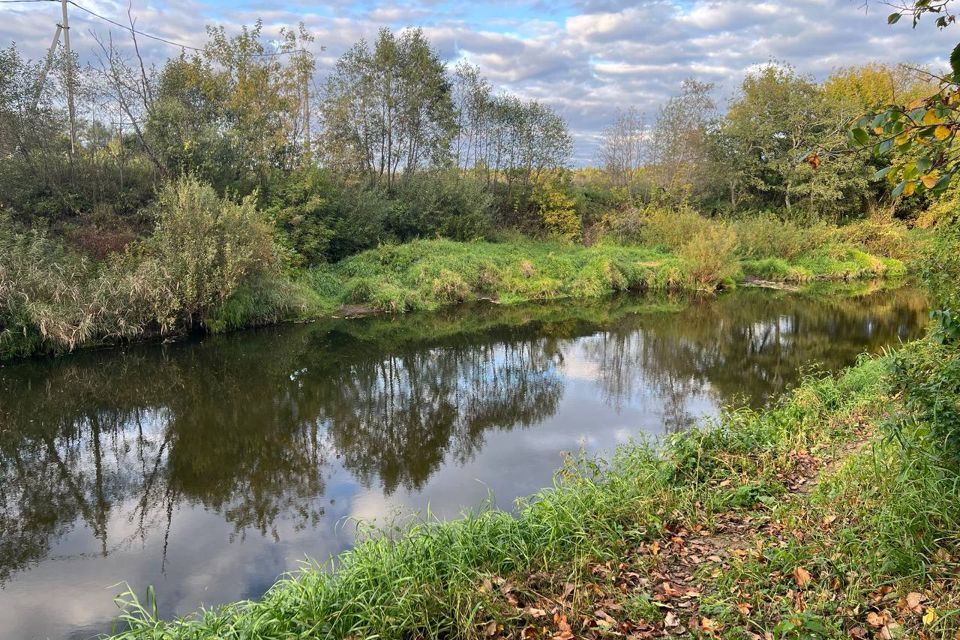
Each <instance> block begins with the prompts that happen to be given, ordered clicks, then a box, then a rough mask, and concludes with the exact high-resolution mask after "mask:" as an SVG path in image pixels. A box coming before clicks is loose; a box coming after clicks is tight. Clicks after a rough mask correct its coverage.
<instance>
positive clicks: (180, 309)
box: [129, 177, 275, 333]
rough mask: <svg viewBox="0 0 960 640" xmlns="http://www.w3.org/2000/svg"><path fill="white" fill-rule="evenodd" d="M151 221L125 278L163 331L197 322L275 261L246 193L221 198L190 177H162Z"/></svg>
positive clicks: (265, 229)
mask: <svg viewBox="0 0 960 640" xmlns="http://www.w3.org/2000/svg"><path fill="white" fill-rule="evenodd" d="M153 212H154V215H155V216H156V228H155V230H154V233H153V236H151V237H150V238H149V239H147V240H146V241H144V242H143V243H141V245H139V246H138V247H137V248H136V249H135V250H134V251H133V252H131V254H130V256H129V258H130V259H131V261H132V262H133V265H134V266H133V271H134V274H135V275H134V276H133V279H132V280H131V281H130V282H131V283H132V284H134V285H135V286H136V287H137V288H139V289H141V290H140V291H139V293H141V294H142V295H143V297H144V298H145V299H146V302H147V304H149V305H150V307H151V309H150V310H151V313H152V314H153V316H154V319H155V320H156V322H157V323H158V324H159V326H160V331H161V333H168V332H170V331H171V330H174V329H176V328H178V327H190V326H192V325H193V324H194V323H196V322H198V321H199V322H202V321H203V319H204V317H205V316H206V315H208V314H209V313H211V312H212V311H213V310H214V309H215V308H216V307H217V306H218V305H220V304H222V303H223V302H225V301H226V300H227V299H228V298H229V297H230V296H231V295H232V294H233V293H234V292H235V291H236V290H237V289H238V287H240V285H241V284H242V283H243V282H244V281H245V280H247V279H248V278H250V277H251V276H253V275H256V274H260V273H264V272H267V271H269V270H270V269H271V268H272V266H273V264H274V256H275V253H274V246H273V238H272V235H271V230H270V228H269V227H268V226H267V224H266V223H265V222H264V220H263V217H262V214H260V213H259V212H258V211H257V209H256V207H255V206H254V202H253V199H252V198H251V197H247V198H244V199H243V201H242V202H240V203H239V204H237V203H235V202H231V201H230V200H226V199H221V198H220V197H219V196H217V193H216V192H215V191H214V190H213V187H211V186H210V185H207V184H203V183H201V182H200V181H198V180H197V179H196V178H193V177H185V178H180V179H178V180H176V181H174V182H170V183H168V184H166V185H165V186H164V187H163V188H162V189H161V191H160V193H159V194H158V197H157V201H156V203H155V204H154V206H153Z"/></svg>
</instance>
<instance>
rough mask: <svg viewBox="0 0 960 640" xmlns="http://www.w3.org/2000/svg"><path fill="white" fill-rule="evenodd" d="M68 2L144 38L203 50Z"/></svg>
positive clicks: (194, 49)
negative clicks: (146, 31) (141, 29)
mask: <svg viewBox="0 0 960 640" xmlns="http://www.w3.org/2000/svg"><path fill="white" fill-rule="evenodd" d="M67 2H69V3H70V4H72V5H73V6H75V7H76V8H77V9H80V11H84V12H86V13H89V14H90V15H92V16H93V17H95V18H99V19H101V20H103V21H104V22H109V23H110V24H112V25H114V26H115V27H120V28H121V29H126V30H127V31H129V32H130V33H133V34H135V35H138V36H143V37H144V38H150V39H151V40H159V41H160V42H164V43H166V44H169V45H172V46H174V47H181V48H183V49H190V50H192V51H203V49H202V48H200V47H193V46H190V45H189V44H183V43H182V42H174V41H173V40H167V39H166V38H162V37H160V36H155V35H152V34H149V33H145V32H143V31H140V30H138V29H134V28H133V27H131V26H130V25H126V24H121V23H119V22H117V21H116V20H111V19H110V18H108V17H107V16H102V15H100V14H99V13H97V12H96V11H91V10H90V9H87V8H86V7H84V6H83V5H80V4H77V3H76V2H74V1H73V0H67Z"/></svg>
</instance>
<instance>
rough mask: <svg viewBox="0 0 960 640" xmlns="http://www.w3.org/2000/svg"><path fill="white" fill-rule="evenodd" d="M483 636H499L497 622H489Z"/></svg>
mask: <svg viewBox="0 0 960 640" xmlns="http://www.w3.org/2000/svg"><path fill="white" fill-rule="evenodd" d="M483 635H485V636H495V635H497V623H496V622H495V621H491V622H488V623H487V626H486V628H484V630H483Z"/></svg>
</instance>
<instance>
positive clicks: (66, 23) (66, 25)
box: [57, 0, 77, 157]
mask: <svg viewBox="0 0 960 640" xmlns="http://www.w3.org/2000/svg"><path fill="white" fill-rule="evenodd" d="M60 9H61V12H62V13H63V23H62V24H59V25H57V26H58V27H61V28H62V29H63V48H64V53H66V56H65V57H64V63H63V66H64V71H65V73H66V74H67V111H68V113H69V114H70V156H71V157H72V156H73V154H74V153H76V150H77V123H76V112H75V111H74V108H73V55H72V54H71V53H70V20H69V18H68V17H67V0H60Z"/></svg>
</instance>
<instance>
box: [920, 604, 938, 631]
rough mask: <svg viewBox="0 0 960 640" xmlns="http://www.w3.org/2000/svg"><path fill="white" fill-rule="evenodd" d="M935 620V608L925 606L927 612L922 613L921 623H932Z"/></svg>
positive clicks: (928, 624) (927, 624)
mask: <svg viewBox="0 0 960 640" xmlns="http://www.w3.org/2000/svg"><path fill="white" fill-rule="evenodd" d="M936 621H937V610H936V609H934V608H933V607H927V612H926V613H925V614H923V624H924V625H926V626H928V627H929V626H930V625H932V624H933V623H934V622H936Z"/></svg>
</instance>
